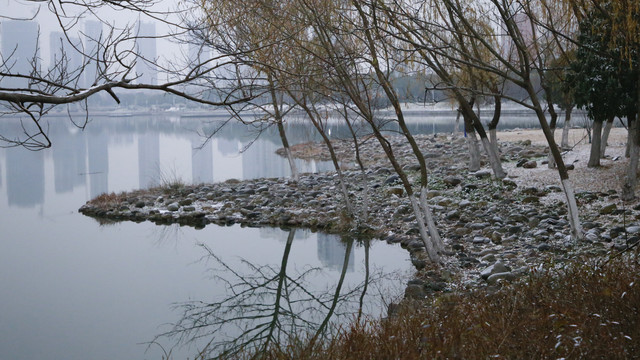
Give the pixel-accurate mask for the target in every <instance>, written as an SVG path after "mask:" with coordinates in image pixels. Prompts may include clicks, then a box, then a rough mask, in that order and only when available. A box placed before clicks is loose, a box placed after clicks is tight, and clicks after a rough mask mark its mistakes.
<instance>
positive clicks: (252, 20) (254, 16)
mask: <svg viewBox="0 0 640 360" xmlns="http://www.w3.org/2000/svg"><path fill="white" fill-rule="evenodd" d="M200 5H201V10H202V12H203V14H202V18H201V19H199V22H200V24H199V25H196V26H192V28H193V29H197V31H195V32H194V33H195V34H196V35H197V38H198V39H199V40H200V41H202V42H204V43H205V44H206V45H207V46H209V47H210V48H212V49H213V50H214V51H215V52H217V53H220V54H222V55H224V56H227V57H230V58H232V59H233V60H234V63H235V64H236V67H235V68H236V70H235V71H232V72H231V74H232V76H233V75H235V78H234V79H233V80H232V82H237V83H238V87H239V88H241V89H243V91H246V92H249V93H252V94H254V97H255V98H257V101H254V102H246V103H245V104H243V105H242V108H241V109H238V108H231V109H230V110H231V111H232V113H233V114H234V115H236V116H237V117H238V118H239V119H241V120H242V121H243V122H244V121H245V120H244V119H243V118H242V114H241V112H242V111H247V110H249V111H256V110H257V111H258V112H262V113H263V114H265V116H264V117H261V118H259V119H258V121H266V122H268V123H271V124H275V126H276V127H277V129H278V134H279V136H280V140H281V141H282V146H283V148H284V149H285V153H286V155H287V159H288V161H289V166H290V168H291V176H292V178H293V179H294V180H297V179H298V170H297V167H296V164H295V161H294V158H293V154H292V152H291V148H290V145H289V140H288V138H287V135H286V130H285V126H284V123H285V115H286V114H287V112H288V111H290V110H291V109H292V108H291V107H290V106H288V105H287V104H285V101H284V98H285V97H284V95H285V91H284V89H282V87H281V85H280V84H279V83H278V81H277V78H276V77H275V74H274V71H275V69H277V68H278V67H279V65H280V63H281V62H282V61H283V58H284V57H285V56H286V43H287V42H288V41H289V40H290V39H289V34H291V31H285V29H286V28H287V27H291V26H292V21H291V19H292V18H293V17H294V16H295V13H296V9H295V7H294V6H295V4H294V3H293V2H292V1H288V2H287V1H284V2H277V3H276V2H273V1H249V0H241V1H236V2H229V1H222V0H213V1H206V2H202V3H201V4H200ZM250 122H253V121H250Z"/></svg>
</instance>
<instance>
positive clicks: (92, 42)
mask: <svg viewBox="0 0 640 360" xmlns="http://www.w3.org/2000/svg"><path fill="white" fill-rule="evenodd" d="M83 35H84V38H83V44H84V53H85V56H86V58H85V62H86V63H87V67H86V68H85V69H84V76H83V77H84V81H83V84H82V85H83V87H86V88H88V87H91V86H92V85H93V84H95V83H97V82H98V79H97V78H98V72H97V69H96V62H95V59H96V58H97V57H98V54H99V52H100V42H101V40H102V23H101V22H100V21H96V20H87V21H85V22H84V34H83Z"/></svg>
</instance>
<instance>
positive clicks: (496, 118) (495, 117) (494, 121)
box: [488, 88, 502, 156]
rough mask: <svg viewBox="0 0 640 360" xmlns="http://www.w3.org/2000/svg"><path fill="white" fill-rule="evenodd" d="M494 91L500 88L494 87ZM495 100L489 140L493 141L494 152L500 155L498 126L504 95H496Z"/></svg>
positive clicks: (496, 91)
mask: <svg viewBox="0 0 640 360" xmlns="http://www.w3.org/2000/svg"><path fill="white" fill-rule="evenodd" d="M492 91H493V92H494V93H498V89H497V88H495V89H492ZM493 100H494V103H495V105H494V107H493V118H492V119H491V122H490V123H489V126H488V128H489V142H490V143H491V149H492V150H493V152H494V153H495V154H496V156H498V155H499V154H500V148H499V146H498V136H497V134H496V133H497V131H498V130H497V128H498V123H499V122H500V115H501V113H502V97H500V96H499V95H495V96H494V97H493Z"/></svg>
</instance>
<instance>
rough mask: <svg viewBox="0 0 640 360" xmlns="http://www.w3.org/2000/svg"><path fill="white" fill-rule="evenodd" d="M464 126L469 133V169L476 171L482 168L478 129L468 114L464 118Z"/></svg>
mask: <svg viewBox="0 0 640 360" xmlns="http://www.w3.org/2000/svg"><path fill="white" fill-rule="evenodd" d="M464 128H465V131H466V133H467V148H468V149H469V171H471V172H475V171H478V170H480V147H479V146H478V138H477V137H476V131H475V130H474V129H473V126H472V125H471V121H470V120H469V119H467V117H466V116H465V119H464Z"/></svg>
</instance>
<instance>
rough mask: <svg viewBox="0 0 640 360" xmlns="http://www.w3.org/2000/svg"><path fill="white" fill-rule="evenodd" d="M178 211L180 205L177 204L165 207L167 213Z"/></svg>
mask: <svg viewBox="0 0 640 360" xmlns="http://www.w3.org/2000/svg"><path fill="white" fill-rule="evenodd" d="M178 209H180V205H178V203H177V202H174V203H171V204H169V205H167V210H169V211H178Z"/></svg>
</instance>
